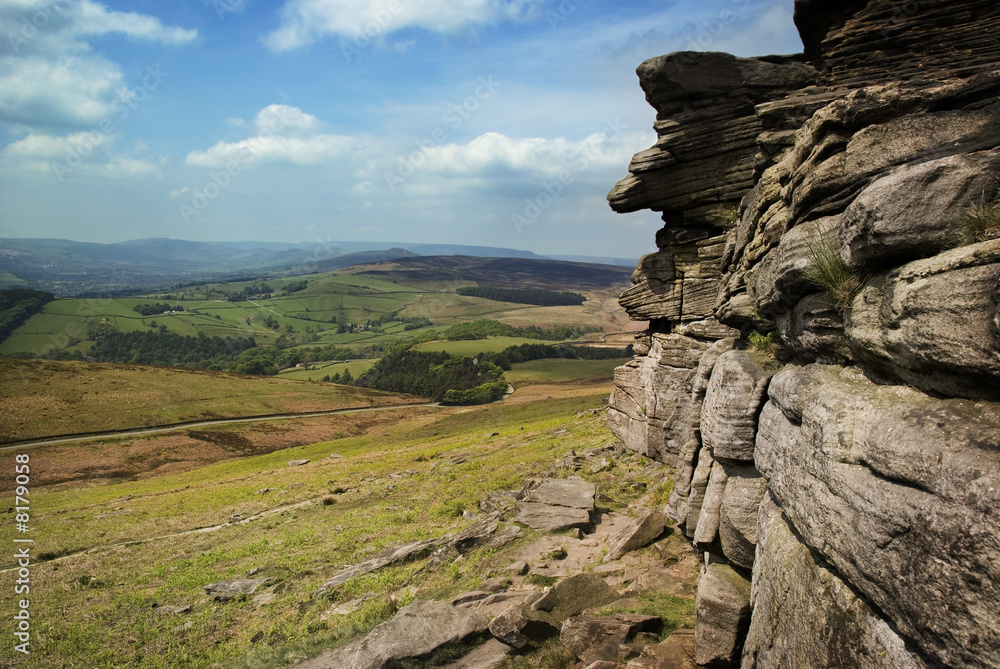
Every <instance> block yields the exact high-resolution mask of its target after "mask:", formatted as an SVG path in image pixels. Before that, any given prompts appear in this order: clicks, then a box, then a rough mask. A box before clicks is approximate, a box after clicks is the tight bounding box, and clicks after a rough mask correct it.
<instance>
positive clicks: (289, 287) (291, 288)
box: [281, 279, 309, 295]
mask: <svg viewBox="0 0 1000 669" xmlns="http://www.w3.org/2000/svg"><path fill="white" fill-rule="evenodd" d="M308 285H309V282H308V281H307V280H306V279H302V280H301V281H293V282H291V283H288V284H285V287H284V288H282V289H281V292H282V293H284V294H285V295H291V294H292V293H297V292H299V291H300V290H305V289H306V286H308Z"/></svg>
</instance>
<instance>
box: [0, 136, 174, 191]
mask: <svg viewBox="0 0 1000 669" xmlns="http://www.w3.org/2000/svg"><path fill="white" fill-rule="evenodd" d="M113 147H114V138H113V137H112V136H110V135H105V134H103V133H100V132H77V133H73V134H70V135H65V136H54V135H43V134H34V133H32V134H29V135H28V136H27V137H25V138H23V139H19V140H17V141H15V142H12V143H10V144H8V145H7V146H6V147H4V149H3V151H0V165H2V167H3V171H4V172H5V173H8V174H14V173H25V172H49V173H52V174H53V175H55V176H56V177H57V178H58V179H59V180H60V181H62V180H64V179H66V178H67V177H68V176H70V175H73V176H88V177H97V178H104V179H122V178H141V177H147V176H158V175H159V173H160V164H159V161H155V160H151V159H149V158H146V157H133V156H128V155H124V154H120V153H113V152H112V150H113ZM141 149H142V147H141V145H139V146H138V147H137V150H141ZM133 153H135V152H133Z"/></svg>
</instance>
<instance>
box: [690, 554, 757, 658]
mask: <svg viewBox="0 0 1000 669" xmlns="http://www.w3.org/2000/svg"><path fill="white" fill-rule="evenodd" d="M695 611H696V613H697V616H698V620H697V623H696V624H695V641H694V661H695V662H696V663H697V664H700V665H704V664H713V663H716V664H732V663H733V662H736V661H738V660H739V657H740V653H741V652H742V649H743V640H744V638H745V637H746V632H747V627H748V626H749V625H750V582H749V581H747V580H746V579H745V578H743V577H742V576H740V575H739V574H738V573H736V572H735V571H734V570H733V568H732V567H730V566H729V565H727V564H723V563H721V562H712V563H711V564H709V565H708V567H706V568H705V570H704V571H703V572H702V575H701V580H700V581H699V583H698V597H697V598H696V600H695Z"/></svg>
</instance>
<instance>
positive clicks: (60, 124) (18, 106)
mask: <svg viewBox="0 0 1000 669" xmlns="http://www.w3.org/2000/svg"><path fill="white" fill-rule="evenodd" d="M109 34H119V35H124V36H126V37H129V38H133V39H141V40H145V41H152V42H160V43H163V44H172V45H173V44H186V43H188V42H191V41H192V40H194V39H195V38H197V36H198V32H197V31H196V30H187V29H184V28H179V27H176V26H166V25H164V24H163V23H162V22H161V21H160V20H159V19H157V18H155V17H152V16H147V15H143V14H138V13H135V12H119V11H112V10H109V9H107V8H106V7H105V6H104V5H102V4H100V3H97V2H93V1H92V0H6V1H5V2H3V3H0V35H3V39H0V123H5V124H7V125H8V126H9V127H10V128H11V129H12V130H14V131H15V132H16V133H18V134H21V133H25V132H30V131H39V130H42V131H52V130H62V131H66V130H72V129H81V128H86V127H93V126H94V125H96V124H97V123H99V122H101V121H102V120H104V119H106V118H108V117H109V116H111V115H113V114H115V112H116V110H117V108H118V106H119V105H120V103H121V101H122V100H123V99H129V98H130V96H131V95H132V94H131V93H130V92H129V91H128V86H127V82H126V81H125V78H124V75H123V74H122V71H121V69H120V68H119V67H118V65H117V64H115V63H113V62H111V61H109V60H107V59H106V58H103V57H101V56H100V55H97V54H95V53H93V52H92V51H91V48H90V45H89V44H88V43H87V41H86V39H87V38H93V37H100V36H104V35H109ZM157 83H158V82H157Z"/></svg>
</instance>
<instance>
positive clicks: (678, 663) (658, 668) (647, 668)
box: [587, 630, 698, 669]
mask: <svg viewBox="0 0 1000 669" xmlns="http://www.w3.org/2000/svg"><path fill="white" fill-rule="evenodd" d="M691 632H692V630H678V631H677V632H675V633H673V634H671V635H670V636H669V637H667V638H666V639H665V640H663V641H661V642H660V643H658V644H649V645H646V646H643V647H642V651H640V653H639V657H637V658H635V659H633V660H630V661H629V663H628V664H626V665H625V669H698V667H697V665H696V664H695V663H694V659H693V658H694V634H692V633H691ZM619 666H620V665H618V664H616V665H615V666H614V667H613V668H611V667H609V668H608V669H618V667H619ZM587 669H590V667H588V668H587Z"/></svg>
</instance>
